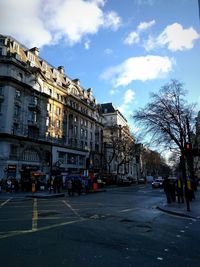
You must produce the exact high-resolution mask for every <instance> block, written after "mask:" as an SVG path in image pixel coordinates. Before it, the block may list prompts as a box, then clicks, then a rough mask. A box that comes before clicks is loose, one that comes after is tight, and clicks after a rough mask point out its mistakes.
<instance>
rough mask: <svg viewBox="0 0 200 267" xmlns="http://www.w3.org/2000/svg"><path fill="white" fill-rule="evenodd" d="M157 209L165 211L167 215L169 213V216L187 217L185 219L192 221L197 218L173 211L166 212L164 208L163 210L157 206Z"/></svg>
mask: <svg viewBox="0 0 200 267" xmlns="http://www.w3.org/2000/svg"><path fill="white" fill-rule="evenodd" d="M156 209H158V210H160V211H163V212H166V213H169V214H172V215H176V216H180V217H185V218H190V219H196V217H194V216H191V215H188V214H185V213H181V212H176V211H172V210H166V209H163V208H161V207H159V206H157V207H156Z"/></svg>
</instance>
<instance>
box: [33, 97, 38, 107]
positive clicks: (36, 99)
mask: <svg viewBox="0 0 200 267" xmlns="http://www.w3.org/2000/svg"><path fill="white" fill-rule="evenodd" d="M33 104H34V105H37V104H38V97H37V96H33Z"/></svg>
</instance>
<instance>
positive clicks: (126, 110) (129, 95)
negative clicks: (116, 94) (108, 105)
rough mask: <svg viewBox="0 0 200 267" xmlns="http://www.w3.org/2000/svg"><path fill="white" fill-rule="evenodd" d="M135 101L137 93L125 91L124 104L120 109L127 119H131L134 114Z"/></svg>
mask: <svg viewBox="0 0 200 267" xmlns="http://www.w3.org/2000/svg"><path fill="white" fill-rule="evenodd" d="M134 100H135V92H134V91H133V90H132V89H128V90H126V91H125V93H124V96H123V102H122V104H121V106H119V107H118V109H119V111H120V112H121V113H122V114H123V115H124V116H125V117H126V118H128V117H130V115H131V114H132V113H133V101H134Z"/></svg>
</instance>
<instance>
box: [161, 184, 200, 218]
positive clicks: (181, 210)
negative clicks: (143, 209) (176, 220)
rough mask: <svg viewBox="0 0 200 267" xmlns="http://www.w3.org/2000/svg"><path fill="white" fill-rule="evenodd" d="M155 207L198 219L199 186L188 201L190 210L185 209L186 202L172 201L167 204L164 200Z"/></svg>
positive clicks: (199, 207)
mask: <svg viewBox="0 0 200 267" xmlns="http://www.w3.org/2000/svg"><path fill="white" fill-rule="evenodd" d="M156 208H157V209H159V210H161V211H163V212H166V213H169V214H173V215H176V216H182V217H187V218H193V219H200V187H199V188H198V191H196V192H195V199H194V200H193V201H192V202H190V211H187V206H186V202H185V203H178V202H172V203H171V204H168V203H167V201H166V200H165V202H163V203H161V204H160V205H158V206H157V207H156Z"/></svg>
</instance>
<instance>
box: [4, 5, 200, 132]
mask: <svg viewBox="0 0 200 267" xmlns="http://www.w3.org/2000/svg"><path fill="white" fill-rule="evenodd" d="M0 34H5V35H10V36H12V37H14V38H15V39H16V40H18V41H19V42H21V43H22V44H24V45H25V46H27V47H28V48H32V47H34V46H36V47H38V48H39V49H40V57H41V58H43V59H44V60H46V61H47V62H49V63H50V64H51V65H53V66H54V67H58V66H60V65H62V66H64V68H65V74H66V75H67V76H69V77H70V78H71V79H76V78H79V79H80V83H81V86H82V87H83V88H85V89H87V88H92V89H93V94H94V97H95V98H96V100H97V103H106V102H112V103H113V105H114V106H115V107H116V108H118V109H119V110H120V111H121V112H122V114H123V115H124V116H125V117H126V119H127V120H128V123H129V125H130V126H131V129H132V130H135V131H136V130H137V129H136V128H135V126H134V123H133V120H132V118H131V114H132V112H133V111H134V110H137V109H138V108H140V107H144V106H145V105H146V103H148V101H149V100H150V98H149V94H150V92H158V90H159V89H160V88H161V87H162V86H163V85H165V84H166V83H168V82H170V80H171V79H177V80H179V81H180V82H182V83H183V84H184V88H185V89H186V90H188V95H187V98H186V99H187V100H188V102H189V103H194V102H195V103H197V111H198V110H200V89H199V86H200V73H199V72H200V19H199V9H198V0H17V1H16V0H0Z"/></svg>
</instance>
